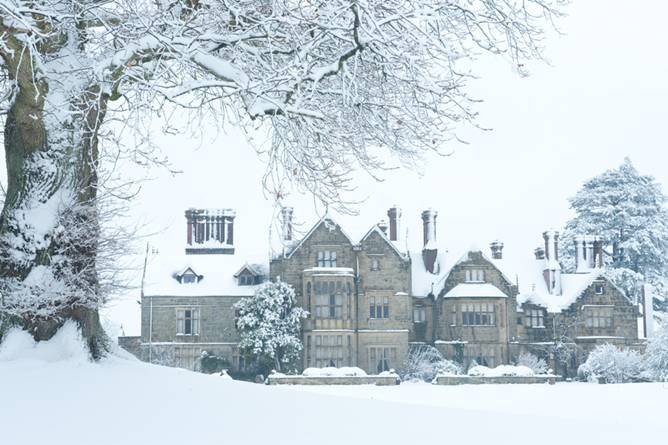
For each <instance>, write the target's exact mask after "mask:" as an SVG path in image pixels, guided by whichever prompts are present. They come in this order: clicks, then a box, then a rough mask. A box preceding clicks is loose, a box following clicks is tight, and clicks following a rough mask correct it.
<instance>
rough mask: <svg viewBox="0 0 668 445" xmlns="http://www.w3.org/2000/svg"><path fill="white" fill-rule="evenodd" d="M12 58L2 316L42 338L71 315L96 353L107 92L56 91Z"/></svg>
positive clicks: (1, 243)
mask: <svg viewBox="0 0 668 445" xmlns="http://www.w3.org/2000/svg"><path fill="white" fill-rule="evenodd" d="M25 59H29V58H28V57H26V58H25ZM8 60H9V59H8ZM6 61H7V60H6ZM9 62H15V63H12V65H10V66H9V73H10V76H11V77H13V80H14V81H15V93H16V94H15V100H14V102H13V104H12V106H11V109H10V111H9V113H8V115H7V117H6V123H5V134H4V136H5V140H4V142H5V155H6V162H7V175H8V184H7V195H6V199H5V202H4V207H3V209H2V213H1V214H0V295H1V296H2V300H1V301H0V317H3V318H5V319H10V320H11V321H12V322H13V323H15V324H18V325H20V326H22V327H23V328H25V329H26V330H28V331H29V332H31V333H32V335H33V336H34V338H35V340H38V341H40V340H48V339H49V338H51V337H52V336H53V335H54V334H55V333H56V331H57V330H58V328H60V326H62V325H63V323H65V322H66V321H67V320H75V321H76V322H77V323H78V324H79V326H80V327H81V331H82V334H83V336H84V338H85V339H86V342H87V344H88V347H89V349H90V352H91V355H92V357H93V358H99V357H100V356H101V355H102V354H103V353H104V351H105V349H106V337H105V335H104V332H103V330H102V327H101V325H100V319H99V315H98V308H99V307H100V304H101V302H102V298H101V296H100V295H99V283H98V276H97V270H96V257H97V245H98V237H99V221H98V216H97V168H98V147H97V129H98V127H99V125H100V123H101V122H102V119H103V117H104V111H105V109H106V102H107V98H106V96H104V95H101V94H99V89H97V88H95V87H90V86H88V87H85V88H83V89H82V91H81V93H80V94H75V95H74V96H69V97H68V96H67V95H65V94H52V93H53V91H52V90H54V89H57V88H59V87H58V86H55V85H49V82H48V80H47V78H46V77H40V76H39V75H36V73H35V72H34V65H32V64H31V63H30V61H29V60H22V59H17V60H16V61H12V60H9ZM37 74H38V73H37ZM68 92H70V91H68Z"/></svg>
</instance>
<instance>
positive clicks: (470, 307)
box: [461, 303, 496, 327]
mask: <svg viewBox="0 0 668 445" xmlns="http://www.w3.org/2000/svg"><path fill="white" fill-rule="evenodd" d="M461 313H462V326H476V327H480V326H496V304H494V303H462V304H461Z"/></svg>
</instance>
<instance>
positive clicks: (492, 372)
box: [467, 365, 536, 377]
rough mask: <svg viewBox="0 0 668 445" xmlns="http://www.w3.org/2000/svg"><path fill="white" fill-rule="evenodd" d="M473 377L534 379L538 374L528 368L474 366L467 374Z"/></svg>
mask: <svg viewBox="0 0 668 445" xmlns="http://www.w3.org/2000/svg"><path fill="white" fill-rule="evenodd" d="M467 374H468V375H469V376H471V377H533V376H535V375H536V374H535V373H534V372H533V370H532V369H531V368H528V367H526V366H512V365H500V366H497V367H496V368H488V367H487V366H480V365H478V366H472V367H471V368H470V369H469V370H468V373H467Z"/></svg>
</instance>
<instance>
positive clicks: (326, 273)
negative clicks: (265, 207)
mask: <svg viewBox="0 0 668 445" xmlns="http://www.w3.org/2000/svg"><path fill="white" fill-rule="evenodd" d="M195 214H197V215H199V214H200V213H197V212H195V213H193V212H191V214H190V219H188V230H189V232H188V233H189V234H191V233H197V234H200V235H201V233H204V234H205V235H204V236H209V234H211V236H217V237H219V238H220V236H221V233H223V232H222V231H221V230H219V229H216V228H215V227H217V226H215V224H216V223H218V222H220V221H218V219H220V218H218V219H216V218H217V216H216V215H219V214H225V215H228V216H229V215H234V214H233V213H232V212H230V211H225V212H219V213H215V215H214V216H216V218H213V219H212V221H213V223H214V229H212V230H205V231H202V229H201V228H196V229H193V228H192V227H195V226H194V225H193V218H194V217H193V215H195ZM388 216H389V217H390V219H391V220H390V225H389V228H390V230H389V235H388V230H387V229H388V227H387V224H384V223H379V224H376V225H374V226H373V227H372V228H371V229H370V230H369V231H368V232H367V233H366V235H365V236H364V237H362V239H361V240H360V241H358V242H354V241H353V240H352V239H351V238H350V237H349V236H348V235H347V234H346V233H345V232H344V231H343V230H342V228H341V226H340V225H338V224H337V223H336V222H335V221H334V220H333V219H332V218H331V217H325V218H323V219H321V220H320V221H318V222H317V223H316V224H315V225H314V226H313V228H312V229H311V230H310V231H309V232H308V233H307V234H306V235H305V236H304V237H303V238H302V239H300V240H293V239H292V234H293V231H292V227H291V218H292V210H291V209H284V211H283V212H282V218H283V220H282V221H281V223H282V226H283V227H282V229H281V233H282V234H281V236H282V237H283V238H284V239H283V240H282V241H283V243H282V246H283V247H282V249H281V250H280V253H277V254H275V255H274V256H273V258H272V259H271V261H270V264H269V267H268V273H267V274H266V275H268V277H267V276H265V273H263V272H262V269H263V267H262V266H257V265H255V266H252V265H249V264H246V265H244V266H242V267H241V269H238V268H239V267H240V260H239V259H235V258H236V256H235V255H236V254H235V253H234V252H235V250H232V249H231V246H230V245H227V244H226V245H225V249H224V250H221V249H217V250H216V251H215V252H208V251H207V247H210V246H211V240H208V241H207V240H204V244H205V245H203V246H197V245H194V246H193V243H194V244H197V243H196V242H195V241H193V240H194V239H196V238H193V237H192V236H191V237H189V238H188V240H189V243H191V244H189V246H188V248H189V249H190V250H189V253H191V255H186V256H187V257H188V260H187V261H181V262H180V263H179V265H178V267H176V268H174V269H172V272H171V273H170V275H169V279H168V281H169V283H170V286H171V287H167V288H158V289H156V288H149V289H148V290H147V291H146V292H144V293H143V295H142V301H141V303H142V305H141V310H142V317H141V320H142V331H141V337H139V338H123V339H121V342H122V344H123V346H124V347H126V348H127V349H128V350H131V351H133V352H134V353H135V354H136V355H138V356H139V357H140V358H142V359H144V360H148V361H152V362H157V363H163V364H168V365H173V366H179V367H184V368H188V369H198V366H199V363H200V356H201V354H202V353H203V352H206V353H208V354H210V355H215V356H216V357H217V358H218V359H220V360H222V361H223V362H224V363H225V364H227V366H228V367H229V368H230V369H232V370H233V371H242V370H243V369H244V368H245V360H244V358H243V357H241V356H240V354H239V352H238V349H237V344H238V341H239V336H238V333H237V331H236V328H235V313H234V308H233V305H234V303H236V302H237V301H238V300H239V299H241V298H243V297H248V296H251V295H253V293H254V289H255V286H256V285H257V284H259V283H261V282H262V281H263V280H264V279H265V278H269V279H272V280H279V279H280V280H282V281H284V282H287V283H288V284H290V285H292V286H293V287H294V289H295V292H296V295H297V301H298V303H299V305H300V306H301V307H302V308H304V309H305V310H306V311H308V312H309V317H308V318H307V319H306V320H304V322H303V334H302V335H303V345H304V350H303V357H302V366H303V367H304V368H307V367H325V366H336V367H342V366H357V367H360V368H362V369H364V370H365V371H366V372H367V373H370V374H377V373H380V372H382V371H386V370H389V369H399V368H400V367H401V366H402V364H403V363H404V361H405V360H406V358H407V356H408V354H409V351H410V348H411V345H415V344H419V345H424V344H430V345H434V346H435V347H436V348H437V349H438V350H439V351H440V352H441V353H442V354H443V355H444V356H445V357H446V358H447V359H450V360H454V361H457V362H460V363H462V365H463V366H464V367H468V366H470V365H471V364H473V363H476V364H482V365H486V366H490V367H492V366H498V365H500V364H512V363H515V362H516V361H517V359H518V357H519V355H520V354H522V353H524V352H530V353H533V354H535V355H539V356H541V357H543V358H545V359H546V360H547V361H548V363H549V365H550V366H551V367H552V369H554V370H555V372H556V373H559V374H561V375H564V376H568V375H573V374H574V373H575V372H576V370H577V366H578V365H579V364H580V363H581V362H582V361H583V360H585V359H586V356H587V354H588V353H589V352H590V351H591V350H592V348H594V347H595V346H596V345H598V344H602V343H613V344H616V345H619V346H624V347H631V348H642V346H643V343H642V340H641V339H639V336H638V322H639V315H640V314H639V309H638V307H637V306H636V305H635V304H633V303H632V302H630V301H629V300H628V298H627V297H626V296H625V295H624V294H623V292H622V291H621V290H620V289H618V288H617V287H616V286H614V284H612V283H611V282H610V281H609V280H607V278H605V276H604V274H603V271H602V269H601V267H600V266H601V264H602V260H601V255H602V252H601V251H600V249H598V250H597V246H599V245H600V240H599V239H598V238H592V239H593V240H594V241H592V242H591V243H589V244H587V243H586V242H584V241H582V242H581V244H582V246H584V247H583V249H584V248H585V247H587V246H589V247H587V248H589V249H590V252H591V253H587V252H584V251H582V252H580V251H578V255H579V257H578V258H579V261H580V262H579V264H578V266H577V273H574V274H563V273H561V269H560V265H559V262H558V233H556V232H552V231H551V232H546V233H545V234H544V240H545V247H544V248H543V247H540V248H539V249H536V259H535V261H533V262H532V264H530V267H529V268H528V269H527V270H528V271H529V273H528V274H527V273H516V270H515V269H514V268H513V267H511V265H508V264H506V263H505V260H504V259H503V243H500V242H498V241H495V242H493V243H492V244H491V255H490V256H487V255H486V254H485V253H484V252H483V251H482V250H480V249H470V250H469V251H467V252H465V254H464V255H463V256H462V257H460V258H459V259H458V260H457V261H452V259H450V258H449V253H447V252H446V251H445V249H442V248H439V247H438V244H437V243H436V219H437V212H435V211H433V210H426V211H424V212H423V213H422V215H421V216H422V221H423V225H424V227H423V229H424V230H423V232H424V244H423V245H424V247H423V249H422V250H421V251H418V252H407V251H404V250H402V249H401V248H400V247H398V246H399V245H400V244H401V243H400V242H399V241H398V239H397V238H398V234H399V232H400V230H399V227H400V220H399V219H398V218H399V217H400V216H401V212H400V210H399V209H397V208H392V209H390V210H389V211H388ZM207 221H208V220H207ZM221 221H222V220H221ZM225 221H227V222H225V224H232V222H233V219H226V220H225ZM195 222H196V221H195ZM226 227H227V229H226V231H225V232H224V233H225V234H228V235H226V236H227V237H226V238H224V240H225V242H230V239H231V238H230V236H231V235H229V234H231V233H232V232H231V230H232V228H231V226H226ZM228 231H229V232H228ZM198 236H199V235H198ZM200 238H201V236H200ZM215 239H216V240H218V241H220V240H219V239H218V238H215ZM200 241H201V240H200ZM597 242H598V243H599V244H596V243H597ZM213 248H214V249H215V248H216V246H215V243H214V245H213ZM274 251H275V252H276V250H274ZM194 252H197V253H198V254H199V253H207V254H206V255H194V254H193V253H194ZM223 252H225V253H223ZM195 257H199V258H200V261H199V262H197V261H193V259H194V258H195ZM229 260H232V261H229ZM227 263H229V264H230V266H229V267H228V266H226V267H224V268H221V265H222V264H227ZM237 269H238V270H237ZM233 271H236V273H233ZM511 277H512V278H511ZM216 280H218V281H216ZM226 280H227V281H226ZM230 280H231V281H230ZM212 282H213V283H215V284H216V285H215V286H212V284H211V283H212ZM186 283H190V284H186ZM207 283H209V284H208V285H207ZM230 283H232V284H230ZM189 286H190V287H189ZM186 320H189V321H186Z"/></svg>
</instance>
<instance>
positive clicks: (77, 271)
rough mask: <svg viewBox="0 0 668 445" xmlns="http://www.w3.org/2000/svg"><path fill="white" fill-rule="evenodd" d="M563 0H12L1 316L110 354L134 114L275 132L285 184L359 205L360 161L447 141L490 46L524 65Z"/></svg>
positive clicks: (274, 169)
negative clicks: (122, 185)
mask: <svg viewBox="0 0 668 445" xmlns="http://www.w3.org/2000/svg"><path fill="white" fill-rule="evenodd" d="M563 3H565V0H526V1H523V2H518V1H515V0H495V1H490V0H466V1H459V0H456V1H447V2H443V1H440V0H426V1H419V2H418V1H397V0H391V1H388V0H312V1H302V0H299V1H297V0H108V1H98V0H0V119H2V120H4V127H5V131H4V136H3V137H4V149H5V157H6V164H7V173H8V183H7V187H6V199H5V200H4V205H3V210H2V213H1V214H0V294H2V297H3V298H2V300H1V301H0V303H1V306H0V313H1V314H2V316H3V317H5V318H11V319H12V320H14V321H15V322H16V323H18V324H21V325H22V326H23V327H25V328H28V329H29V330H30V331H31V332H32V333H33V335H34V337H35V338H36V339H37V340H41V339H47V338H49V337H50V336H52V335H53V333H54V332H55V330H56V329H57V328H58V326H60V325H61V324H62V323H63V321H64V320H66V319H75V320H77V321H78V322H79V324H80V326H81V327H82V331H83V333H84V337H85V338H87V339H88V344H89V347H90V348H91V351H92V352H93V354H94V355H96V356H97V355H99V353H100V352H101V349H102V348H103V346H102V345H101V344H100V343H101V338H102V331H101V328H100V323H99V317H98V312H97V311H98V308H99V307H100V305H101V304H102V302H103V300H104V298H103V296H101V290H100V288H99V277H98V273H97V265H96V261H97V252H98V245H97V244H96V240H97V237H98V233H99V230H100V229H99V222H100V217H99V214H98V213H97V212H98V207H97V199H98V193H99V189H100V186H101V178H102V176H101V175H100V163H101V159H102V158H103V157H104V156H105V155H111V156H112V157H115V154H116V151H117V150H121V149H122V147H120V148H119V146H118V145H117V144H116V143H112V142H115V141H114V140H111V139H109V138H110V137H111V136H113V133H114V132H116V131H117V130H118V129H119V127H120V128H121V129H124V128H128V127H129V129H130V130H135V131H141V129H142V128H146V127H147V126H148V122H147V119H149V118H150V117H151V116H158V117H161V118H167V117H169V116H172V115H175V114H179V115H181V114H183V113H175V112H174V111H175V110H176V109H183V110H186V111H188V110H190V111H192V114H191V117H194V118H196V117H197V116H198V115H201V114H202V113H210V114H211V115H212V116H214V117H217V118H218V120H219V122H220V123H221V124H222V123H223V122H228V123H229V122H231V123H232V124H234V125H239V126H241V127H243V128H244V129H247V130H262V131H266V132H268V133H269V135H270V140H271V145H270V146H269V147H264V154H265V155H266V159H267V160H268V170H267V175H266V176H265V185H266V187H268V188H269V189H270V191H272V192H273V193H274V196H276V197H277V198H279V197H281V196H283V195H284V194H285V192H286V190H289V189H290V188H292V187H297V188H301V189H302V190H308V191H310V192H313V193H315V195H316V196H317V197H318V198H319V199H321V200H322V201H324V202H327V203H334V204H343V203H344V201H345V200H344V198H343V194H344V193H346V191H349V190H350V189H351V188H352V187H351V185H350V182H349V180H350V174H351V172H352V171H354V170H355V169H356V168H360V167H361V168H363V169H367V170H368V171H371V172H372V171H373V170H375V169H377V168H380V167H382V166H383V165H384V162H385V161H386V160H387V159H394V160H399V161H402V162H404V163H405V164H408V165H413V164H414V163H415V162H416V161H418V160H419V158H420V157H421V155H422V154H423V153H426V152H429V151H439V150H440V149H441V146H442V144H443V142H444V141H447V140H448V139H450V138H452V137H454V136H455V135H454V130H455V128H456V126H457V125H458V124H459V123H461V122H467V121H471V120H472V119H473V118H474V116H475V112H474V110H472V104H473V101H471V100H469V98H468V97H467V94H466V90H465V82H466V80H467V79H468V78H470V77H472V75H473V74H475V69H474V68H475V66H476V65H475V59H476V58H477V57H478V56H479V54H480V53H483V52H487V53H492V54H500V55H504V56H506V57H507V58H508V59H509V60H510V61H511V62H512V63H513V64H514V66H516V67H517V69H518V71H520V72H522V70H523V69H524V67H525V63H524V62H525V60H526V59H529V58H533V57H540V53H541V50H542V48H541V45H542V41H543V37H544V29H543V27H544V26H545V24H546V23H552V22H553V19H554V17H555V16H558V15H560V11H559V8H560V7H561V5H562V4H563ZM110 124H117V125H116V126H111V125H110ZM123 126H124V127H123ZM164 127H165V128H166V129H167V130H168V131H172V130H173V129H174V126H173V125H171V122H169V121H168V122H167V123H166V124H165V125H164ZM143 139H144V140H146V139H150V138H146V137H144V138H143ZM107 141H109V142H107ZM140 148H141V147H132V148H131V149H132V150H133V151H132V153H131V154H130V155H131V156H132V157H133V158H134V159H138V160H140V161H141V162H146V161H154V160H155V159H156V157H157V156H156V155H155V154H154V153H152V152H150V151H148V152H147V151H145V150H142V149H140ZM388 153H389V154H390V155H393V156H388Z"/></svg>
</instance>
